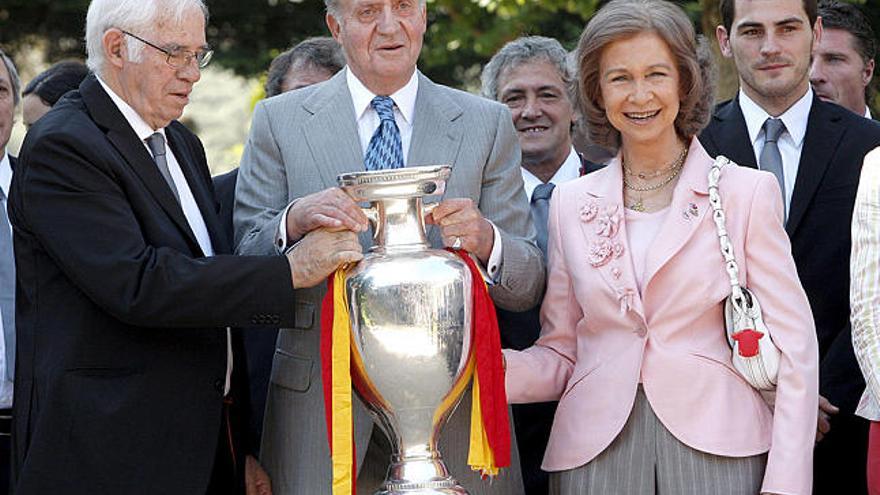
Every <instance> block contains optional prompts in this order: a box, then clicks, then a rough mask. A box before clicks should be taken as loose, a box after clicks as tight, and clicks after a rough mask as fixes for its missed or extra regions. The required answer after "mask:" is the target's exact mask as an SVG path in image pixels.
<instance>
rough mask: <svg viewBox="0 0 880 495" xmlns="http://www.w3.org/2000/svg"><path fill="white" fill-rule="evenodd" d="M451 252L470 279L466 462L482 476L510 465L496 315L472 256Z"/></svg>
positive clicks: (505, 394)
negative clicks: (472, 369) (470, 371)
mask: <svg viewBox="0 0 880 495" xmlns="http://www.w3.org/2000/svg"><path fill="white" fill-rule="evenodd" d="M453 252H454V253H456V254H458V256H459V257H460V258H461V259H462V260H463V261H464V262H465V264H467V266H468V268H469V269H470V271H471V279H472V280H473V290H472V294H473V308H474V310H473V322H472V327H473V339H474V340H473V349H474V351H473V354H472V355H471V356H472V359H473V360H474V361H475V366H474V367H475V372H474V381H473V387H472V388H471V398H472V403H471V434H470V450H469V452H468V465H469V466H470V467H471V469H473V470H474V471H479V472H480V474H481V475H483V476H496V475H497V474H498V472H499V470H500V468H503V467H508V466H510V423H509V418H508V414H507V393H506V392H505V389H504V365H503V362H502V358H501V335H500V333H499V331H498V319H497V317H496V316H495V305H494V304H493V303H492V298H491V297H490V296H489V288H488V287H486V283H485V282H484V281H483V275H482V273H481V272H480V270H479V269H478V268H477V265H476V263H475V262H474V260H473V259H472V258H471V257H470V256H469V255H468V254H467V253H465V252H464V251H453ZM481 384H483V385H485V386H481Z"/></svg>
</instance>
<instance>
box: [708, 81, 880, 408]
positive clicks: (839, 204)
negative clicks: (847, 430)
mask: <svg viewBox="0 0 880 495" xmlns="http://www.w3.org/2000/svg"><path fill="white" fill-rule="evenodd" d="M700 142H701V143H702V144H703V146H704V147H705V148H706V151H707V152H708V153H709V154H710V155H712V156H715V155H718V154H723V155H725V156H727V157H728V158H730V159H731V160H733V161H735V162H736V163H738V164H740V165H744V166H748V167H752V168H756V167H757V164H756V159H755V152H754V151H753V148H752V146H751V142H750V140H749V136H748V131H747V129H746V123H745V119H744V118H743V115H742V111H741V109H740V106H739V102H738V100H731V101H729V102H726V103H723V104H721V105H719V107H718V108H717V109H716V111H715V114H714V116H713V118H712V121H711V123H710V124H709V127H707V128H706V130H705V131H703V133H702V135H700ZM878 145H880V124H878V123H876V122H874V121H871V120H868V119H865V118H863V117H861V116H859V115H856V114H854V113H852V112H850V111H847V110H845V109H843V108H842V107H839V106H837V105H834V104H831V103H826V102H823V101H821V100H819V99H818V98H816V97H814V98H813V106H812V108H811V110H810V116H809V122H808V124H807V133H806V136H805V137H804V146H803V150H802V152H801V161H800V164H799V169H798V174H797V179H796V181H795V188H794V195H793V197H792V200H791V207H790V209H789V218H788V223H787V224H786V227H785V230H786V231H787V232H788V235H789V237H790V238H791V250H792V255H793V256H794V260H795V263H796V264H797V268H798V275H799V276H800V279H801V283H802V284H803V286H804V289H805V290H806V292H807V297H809V299H810V306H811V307H812V310H813V317H814V319H815V321H816V332H817V334H818V339H819V356H820V358H821V368H820V386H819V390H820V393H821V394H822V395H823V396H825V397H826V398H828V399H829V400H830V401H831V402H832V403H833V404H836V405H838V406H839V407H840V408H841V410H842V411H843V412H844V413H848V414H852V413H853V412H854V411H855V408H856V405H858V401H859V397H860V396H861V393H862V391H863V390H864V388H865V382H864V379H863V378H862V375H861V372H860V371H859V367H858V364H857V362H856V359H855V355H854V354H853V350H852V338H851V335H850V328H849V257H850V222H851V220H852V210H853V204H854V202H855V196H856V188H857V186H858V182H859V173H860V171H861V167H862V160H863V159H864V156H865V154H866V153H867V152H868V151H870V150H871V149H873V148H875V147H877V146H878Z"/></svg>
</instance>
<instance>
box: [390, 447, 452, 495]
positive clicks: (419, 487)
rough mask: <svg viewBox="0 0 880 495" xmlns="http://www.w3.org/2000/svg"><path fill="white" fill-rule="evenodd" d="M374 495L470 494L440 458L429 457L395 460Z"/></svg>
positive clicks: (434, 455)
mask: <svg viewBox="0 0 880 495" xmlns="http://www.w3.org/2000/svg"><path fill="white" fill-rule="evenodd" d="M375 495H469V494H468V492H467V490H465V489H464V488H463V487H462V486H461V485H459V484H458V482H457V481H455V478H453V477H452V476H450V475H449V470H448V469H446V466H445V465H444V464H443V461H442V460H441V459H440V455H439V453H436V452H435V453H434V454H433V455H432V456H429V457H410V458H405V459H400V458H398V461H397V462H392V464H391V466H390V467H389V469H388V477H387V478H386V479H385V482H384V483H383V484H382V488H381V489H380V490H379V491H377V492H376V493H375Z"/></svg>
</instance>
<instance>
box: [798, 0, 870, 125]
mask: <svg viewBox="0 0 880 495" xmlns="http://www.w3.org/2000/svg"><path fill="white" fill-rule="evenodd" d="M819 17H821V18H822V39H821V40H820V41H819V44H818V45H816V48H815V50H814V52H813V66H812V69H811V70H810V82H811V83H812V85H813V91H815V92H816V96H818V97H819V98H820V99H822V100H824V101H830V102H832V103H837V104H838V105H840V106H842V107H844V108H846V109H848V110H850V111H852V112H854V113H856V114H859V115H864V116H865V118H869V119H870V118H871V110H870V109H869V108H868V105H867V104H866V103H865V102H866V100H867V98H868V94H869V87H870V84H871V79H872V78H873V77H874V56H875V55H876V53H877V39H876V37H875V36H874V30H873V28H871V22H870V21H869V20H868V18H867V17H865V14H863V13H862V11H861V10H859V8H858V7H856V6H855V5H853V4H849V3H843V2H839V1H837V0H823V1H822V2H819Z"/></svg>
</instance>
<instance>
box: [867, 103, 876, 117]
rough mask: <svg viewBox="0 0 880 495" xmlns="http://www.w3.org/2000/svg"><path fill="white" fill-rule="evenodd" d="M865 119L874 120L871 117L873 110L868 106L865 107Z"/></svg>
mask: <svg viewBox="0 0 880 495" xmlns="http://www.w3.org/2000/svg"><path fill="white" fill-rule="evenodd" d="M865 118H866V119H873V118H874V116H873V115H871V109H870V108H868V105H865Z"/></svg>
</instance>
